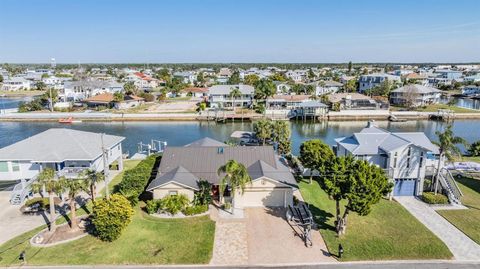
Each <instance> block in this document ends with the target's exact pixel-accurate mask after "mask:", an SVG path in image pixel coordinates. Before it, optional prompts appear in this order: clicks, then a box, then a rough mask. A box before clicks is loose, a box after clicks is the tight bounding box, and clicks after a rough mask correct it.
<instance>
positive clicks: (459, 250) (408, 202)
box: [395, 196, 480, 261]
mask: <svg viewBox="0 0 480 269" xmlns="http://www.w3.org/2000/svg"><path fill="white" fill-rule="evenodd" d="M395 200H397V201H398V202H399V203H400V204H401V205H402V206H403V207H405V208H406V209H407V210H408V211H409V212H410V213H411V214H412V215H413V216H414V217H416V218H417V219H418V220H419V221H420V222H421V223H423V224H424V225H425V226H426V227H427V228H428V229H429V230H430V231H432V232H433V233H434V234H435V235H436V236H437V237H438V238H440V240H442V241H443V242H444V243H445V245H447V247H448V248H449V249H450V251H451V252H452V254H453V256H454V257H455V259H456V260H460V261H480V246H479V245H478V244H477V243H475V242H474V241H473V240H472V239H470V238H469V237H468V236H466V235H465V234H464V233H463V232H462V231H460V230H458V229H457V228H456V227H455V226H453V225H452V224H451V223H450V222H448V221H447V220H446V219H444V218H443V217H442V216H440V215H439V214H438V213H437V212H435V210H434V209H433V208H431V207H429V206H428V205H426V204H425V203H423V202H422V201H420V200H418V199H416V198H415V197H410V196H402V197H395Z"/></svg>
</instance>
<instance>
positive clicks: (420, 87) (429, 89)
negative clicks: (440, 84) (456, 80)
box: [392, 84, 441, 93]
mask: <svg viewBox="0 0 480 269" xmlns="http://www.w3.org/2000/svg"><path fill="white" fill-rule="evenodd" d="M412 91H413V92H415V93H437V92H441V90H439V89H436V88H432V87H427V86H423V85H418V84H409V85H405V86H403V87H400V88H397V89H395V90H393V91H392V93H396V92H399V93H405V92H412Z"/></svg>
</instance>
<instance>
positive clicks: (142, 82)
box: [125, 72, 160, 90]
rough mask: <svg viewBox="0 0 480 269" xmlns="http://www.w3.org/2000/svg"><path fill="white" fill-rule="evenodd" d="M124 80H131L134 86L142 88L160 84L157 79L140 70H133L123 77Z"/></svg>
mask: <svg viewBox="0 0 480 269" xmlns="http://www.w3.org/2000/svg"><path fill="white" fill-rule="evenodd" d="M125 81H126V82H133V84H134V85H135V86H137V87H138V88H140V89H142V90H151V89H153V88H155V87H158V86H159V85H160V81H159V80H158V79H155V78H152V77H151V76H149V75H146V74H144V73H142V72H135V73H133V74H129V75H128V76H126V77H125Z"/></svg>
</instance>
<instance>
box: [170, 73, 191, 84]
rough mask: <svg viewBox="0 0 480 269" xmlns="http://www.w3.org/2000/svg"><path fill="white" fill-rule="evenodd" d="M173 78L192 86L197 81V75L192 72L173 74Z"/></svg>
mask: <svg viewBox="0 0 480 269" xmlns="http://www.w3.org/2000/svg"><path fill="white" fill-rule="evenodd" d="M173 77H175V78H179V79H180V80H181V81H182V82H183V83H185V84H193V83H194V82H195V81H196V80H197V74H196V73H195V72H192V71H186V72H175V73H173Z"/></svg>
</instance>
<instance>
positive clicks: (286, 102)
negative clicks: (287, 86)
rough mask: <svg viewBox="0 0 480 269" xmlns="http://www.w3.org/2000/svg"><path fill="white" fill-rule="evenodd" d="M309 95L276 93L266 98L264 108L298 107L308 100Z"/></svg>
mask: <svg viewBox="0 0 480 269" xmlns="http://www.w3.org/2000/svg"><path fill="white" fill-rule="evenodd" d="M311 97H312V96H311V95H303V94H296V95H287V94H276V95H274V96H272V97H269V98H267V100H266V108H267V109H275V110H278V109H293V108H296V107H298V106H299V105H300V104H301V103H304V102H308V101H310V98H311Z"/></svg>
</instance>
